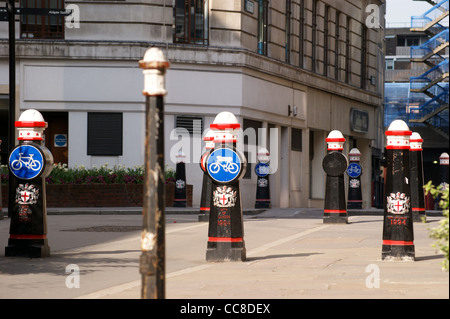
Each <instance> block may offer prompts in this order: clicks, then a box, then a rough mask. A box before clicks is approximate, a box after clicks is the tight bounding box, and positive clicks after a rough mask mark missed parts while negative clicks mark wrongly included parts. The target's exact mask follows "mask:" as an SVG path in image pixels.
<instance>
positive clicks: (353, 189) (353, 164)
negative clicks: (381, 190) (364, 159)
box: [347, 148, 362, 209]
mask: <svg viewBox="0 0 450 319" xmlns="http://www.w3.org/2000/svg"><path fill="white" fill-rule="evenodd" d="M348 156H349V162H350V164H349V165H348V168H347V175H348V177H349V179H348V200H347V208H348V209H361V208H362V192H361V174H362V167H361V164H360V159H361V153H360V152H359V150H358V149H357V148H352V149H351V150H350V152H348Z"/></svg>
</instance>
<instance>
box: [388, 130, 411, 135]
mask: <svg viewBox="0 0 450 319" xmlns="http://www.w3.org/2000/svg"><path fill="white" fill-rule="evenodd" d="M385 134H386V135H393V136H395V135H408V136H409V135H412V131H386V133H385Z"/></svg>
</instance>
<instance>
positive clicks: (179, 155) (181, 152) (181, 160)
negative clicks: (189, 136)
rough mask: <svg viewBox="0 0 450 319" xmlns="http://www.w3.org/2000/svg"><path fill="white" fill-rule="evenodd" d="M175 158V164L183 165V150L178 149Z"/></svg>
mask: <svg viewBox="0 0 450 319" xmlns="http://www.w3.org/2000/svg"><path fill="white" fill-rule="evenodd" d="M175 157H176V159H177V163H184V161H185V158H186V154H184V152H183V150H181V149H180V150H179V151H178V154H177V155H176V156H175Z"/></svg>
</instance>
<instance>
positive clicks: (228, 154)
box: [206, 148, 242, 183]
mask: <svg viewBox="0 0 450 319" xmlns="http://www.w3.org/2000/svg"><path fill="white" fill-rule="evenodd" d="M206 170H207V171H208V174H209V176H210V177H211V178H212V179H214V180H215V181H217V182H219V183H230V182H232V181H234V180H235V179H236V178H237V177H239V174H240V172H241V170H242V161H241V158H240V157H239V155H238V154H237V153H236V152H235V151H234V150H232V149H230V148H219V149H217V150H214V151H213V152H212V153H211V154H210V155H209V157H208V160H207V163H206Z"/></svg>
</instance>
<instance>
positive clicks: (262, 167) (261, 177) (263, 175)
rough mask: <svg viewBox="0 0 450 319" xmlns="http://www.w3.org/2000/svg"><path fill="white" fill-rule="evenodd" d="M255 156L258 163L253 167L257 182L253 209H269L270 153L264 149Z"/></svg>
mask: <svg viewBox="0 0 450 319" xmlns="http://www.w3.org/2000/svg"><path fill="white" fill-rule="evenodd" d="M257 155H258V161H259V163H258V164H256V166H255V173H256V176H258V180H257V181H256V201H255V208H270V184H269V173H270V166H269V155H270V153H269V151H268V150H267V149H266V148H261V149H260V150H259V151H258V154H257Z"/></svg>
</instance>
